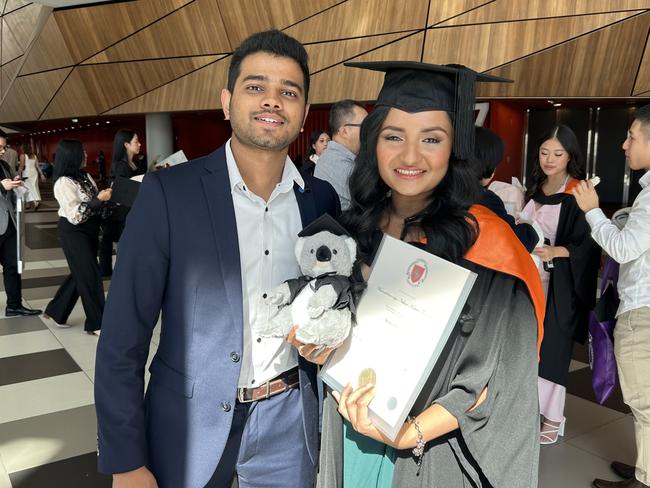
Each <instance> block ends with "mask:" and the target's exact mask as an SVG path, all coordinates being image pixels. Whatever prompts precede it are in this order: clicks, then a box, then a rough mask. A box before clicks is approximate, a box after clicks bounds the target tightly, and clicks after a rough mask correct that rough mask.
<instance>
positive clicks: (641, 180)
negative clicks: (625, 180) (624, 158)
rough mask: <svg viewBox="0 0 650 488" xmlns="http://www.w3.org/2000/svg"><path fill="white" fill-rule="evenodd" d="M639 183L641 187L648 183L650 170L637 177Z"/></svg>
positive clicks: (649, 182)
mask: <svg viewBox="0 0 650 488" xmlns="http://www.w3.org/2000/svg"><path fill="white" fill-rule="evenodd" d="M639 185H641V188H645V187H646V186H648V185H650V171H646V172H645V174H644V175H643V176H642V177H641V178H639Z"/></svg>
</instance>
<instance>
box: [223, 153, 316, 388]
mask: <svg viewBox="0 0 650 488" xmlns="http://www.w3.org/2000/svg"><path fill="white" fill-rule="evenodd" d="M226 162H227V164H228V177H229V178H230V188H231V192H232V201H233V204H234V207H235V219H236V221H237V236H238V241H239V256H240V262H241V274H242V292H243V300H244V303H243V305H244V307H243V310H244V351H243V355H242V367H241V371H240V373H239V386H240V387H247V388H255V387H257V386H260V385H262V384H264V383H265V382H266V381H268V380H270V379H272V378H274V377H276V376H278V375H279V374H281V373H283V372H285V371H287V370H289V369H291V368H293V367H295V366H297V365H298V355H297V353H296V350H295V348H293V347H292V346H291V345H290V344H289V343H287V342H286V341H285V340H284V339H281V338H279V339H275V338H265V337H255V336H253V333H252V329H253V326H254V324H256V323H258V322H260V321H267V320H269V316H270V309H269V307H268V306H267V305H266V304H265V303H264V297H263V294H264V293H265V292H267V291H268V290H270V289H271V288H273V287H274V286H277V285H279V284H281V283H282V282H284V281H285V280H288V279H290V278H296V277H298V276H300V268H299V266H298V262H297V260H296V257H295V253H294V247H295V245H296V241H297V239H298V233H299V232H300V231H301V230H302V221H301V219H300V210H299V209H298V202H297V201H296V196H295V194H294V192H293V185H294V183H297V184H298V185H299V186H300V188H304V186H305V183H304V181H303V179H302V177H301V176H300V172H299V171H298V170H297V169H296V167H295V166H294V164H293V163H292V162H291V159H289V157H287V160H286V161H285V163H284V171H283V173H282V181H280V183H278V185H277V186H276V187H275V189H274V190H273V192H272V193H271V196H270V198H269V200H268V202H265V201H264V200H263V199H262V198H261V197H259V196H258V195H255V194H254V193H253V192H251V191H250V190H249V189H248V188H247V187H246V184H245V183H244V180H243V179H242V177H241V174H240V173H239V169H238V168H237V163H236V162H235V157H234V156H233V153H232V149H231V148H230V141H228V142H227V143H226Z"/></svg>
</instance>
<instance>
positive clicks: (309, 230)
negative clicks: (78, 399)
mask: <svg viewBox="0 0 650 488" xmlns="http://www.w3.org/2000/svg"><path fill="white" fill-rule="evenodd" d="M323 231H328V232H331V233H332V234H334V235H336V236H349V235H350V233H349V232H348V231H347V230H345V227H343V226H342V225H341V224H339V223H338V222H337V221H336V219H335V218H334V217H332V216H331V215H330V214H323V215H321V216H320V217H318V218H317V219H316V220H314V221H313V222H312V223H311V224H309V225H307V227H305V228H304V229H302V230H301V231H300V233H299V234H298V237H309V236H313V235H316V234H318V233H319V232H323Z"/></svg>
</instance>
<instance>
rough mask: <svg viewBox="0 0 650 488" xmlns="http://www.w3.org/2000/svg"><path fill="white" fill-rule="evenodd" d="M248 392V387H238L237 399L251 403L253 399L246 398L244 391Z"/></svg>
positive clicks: (240, 401)
mask: <svg viewBox="0 0 650 488" xmlns="http://www.w3.org/2000/svg"><path fill="white" fill-rule="evenodd" d="M245 392H246V388H243V387H242V388H237V401H238V402H239V403H251V402H252V401H253V400H246V398H244V393H245Z"/></svg>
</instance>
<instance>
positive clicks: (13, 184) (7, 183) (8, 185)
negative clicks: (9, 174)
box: [0, 178, 23, 191]
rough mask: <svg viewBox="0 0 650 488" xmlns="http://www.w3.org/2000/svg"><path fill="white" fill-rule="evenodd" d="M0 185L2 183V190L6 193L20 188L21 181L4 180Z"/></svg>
mask: <svg viewBox="0 0 650 488" xmlns="http://www.w3.org/2000/svg"><path fill="white" fill-rule="evenodd" d="M0 183H2V188H4V189H5V190H6V191H9V190H13V189H14V188H18V187H19V186H22V184H23V181H22V180H20V179H13V180H12V179H10V178H5V179H4V180H2V181H0Z"/></svg>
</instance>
